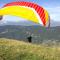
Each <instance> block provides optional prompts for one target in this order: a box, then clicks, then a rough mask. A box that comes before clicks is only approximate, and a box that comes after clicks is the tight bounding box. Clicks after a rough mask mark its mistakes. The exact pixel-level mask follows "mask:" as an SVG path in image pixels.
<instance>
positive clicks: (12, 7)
mask: <svg viewBox="0 0 60 60" xmlns="http://www.w3.org/2000/svg"><path fill="white" fill-rule="evenodd" d="M0 15H2V16H3V15H14V16H19V17H22V18H25V19H27V20H30V21H32V22H35V23H39V24H41V25H42V26H47V24H48V23H49V14H48V12H47V11H46V10H45V9H44V8H43V7H41V6H39V5H37V4H35V3H31V2H11V3H8V4H5V5H4V6H3V7H2V8H1V9H0ZM2 16H1V19H2Z"/></svg>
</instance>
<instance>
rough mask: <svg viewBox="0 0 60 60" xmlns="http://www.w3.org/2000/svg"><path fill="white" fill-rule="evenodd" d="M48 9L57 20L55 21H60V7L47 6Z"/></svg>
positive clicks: (52, 17)
mask: <svg viewBox="0 0 60 60" xmlns="http://www.w3.org/2000/svg"><path fill="white" fill-rule="evenodd" d="M46 9H47V11H48V12H49V15H50V17H51V19H53V20H55V21H60V7H59V6H57V7H50V8H49V7H47V8H46Z"/></svg>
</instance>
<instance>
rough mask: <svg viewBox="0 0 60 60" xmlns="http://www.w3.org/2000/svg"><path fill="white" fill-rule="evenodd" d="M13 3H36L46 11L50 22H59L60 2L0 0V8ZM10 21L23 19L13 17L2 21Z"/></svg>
mask: <svg viewBox="0 0 60 60" xmlns="http://www.w3.org/2000/svg"><path fill="white" fill-rule="evenodd" d="M14 1H28V2H34V3H37V4H38V5H40V6H42V7H44V8H45V9H46V10H47V11H48V13H49V15H50V19H51V20H54V21H60V0H0V8H1V7H2V6H3V5H4V4H6V3H9V2H14ZM12 19H14V20H13V21H16V20H18V21H20V20H22V21H24V19H22V18H19V17H14V16H4V19H3V21H5V22H6V21H12Z"/></svg>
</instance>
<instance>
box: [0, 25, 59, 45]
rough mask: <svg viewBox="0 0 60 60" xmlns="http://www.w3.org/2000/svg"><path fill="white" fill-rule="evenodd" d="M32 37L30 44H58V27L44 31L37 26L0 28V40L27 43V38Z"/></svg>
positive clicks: (7, 26) (43, 28) (44, 29)
mask: <svg viewBox="0 0 60 60" xmlns="http://www.w3.org/2000/svg"><path fill="white" fill-rule="evenodd" d="M30 35H31V36H32V43H39V44H40V43H44V44H46V43H51V44H55V43H56V42H57V43H59V42H60V26H56V27H51V28H49V29H46V28H45V27H41V26H39V25H33V26H20V25H5V26H0V38H9V39H17V40H22V41H27V37H28V36H30Z"/></svg>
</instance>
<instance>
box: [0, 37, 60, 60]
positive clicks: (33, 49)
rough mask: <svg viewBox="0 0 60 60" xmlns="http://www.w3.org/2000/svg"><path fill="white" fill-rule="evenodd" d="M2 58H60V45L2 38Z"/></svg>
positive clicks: (3, 59)
mask: <svg viewBox="0 0 60 60" xmlns="http://www.w3.org/2000/svg"><path fill="white" fill-rule="evenodd" d="M0 60H60V47H57V46H53V47H48V46H42V45H35V44H30V43H25V42H22V41H17V40H12V39H11V40H10V39H5V38H0Z"/></svg>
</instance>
